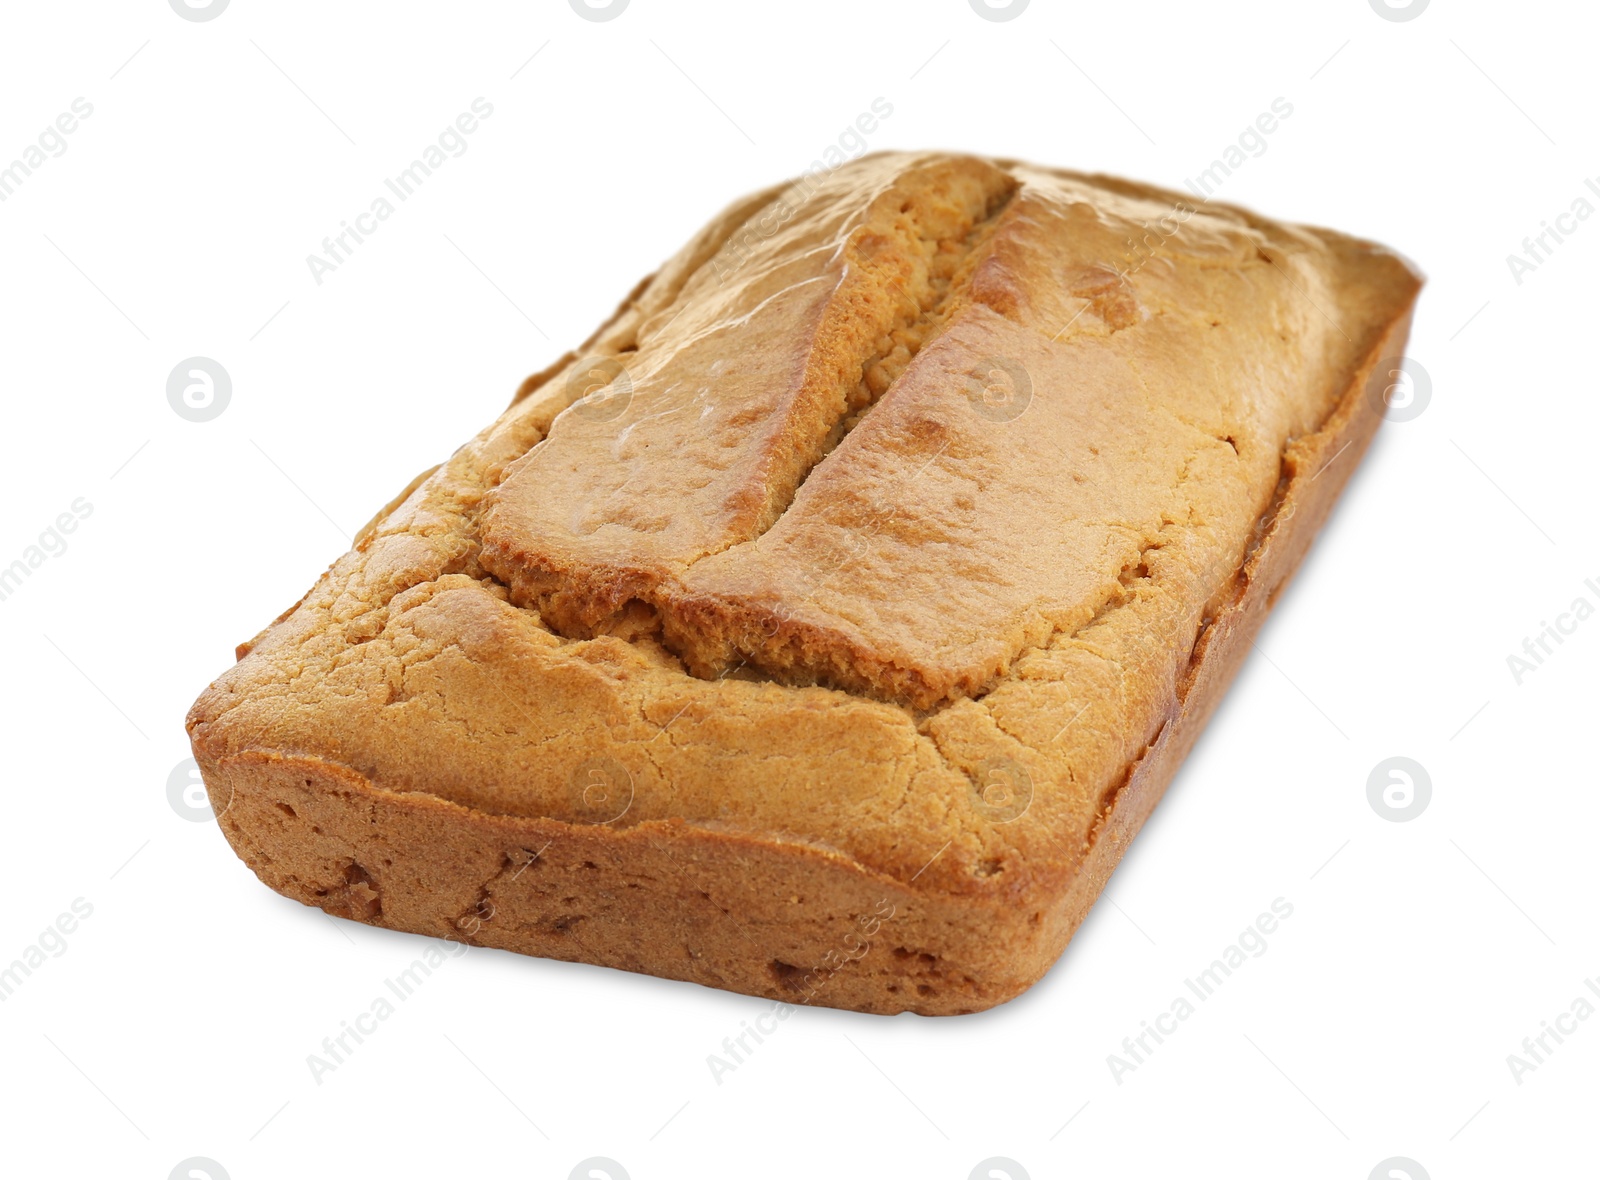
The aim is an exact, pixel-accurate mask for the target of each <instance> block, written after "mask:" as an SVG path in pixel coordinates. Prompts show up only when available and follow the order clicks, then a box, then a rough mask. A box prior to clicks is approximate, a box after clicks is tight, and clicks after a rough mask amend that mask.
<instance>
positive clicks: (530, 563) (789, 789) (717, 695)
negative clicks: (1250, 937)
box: [190, 154, 1419, 1013]
mask: <svg viewBox="0 0 1600 1180" xmlns="http://www.w3.org/2000/svg"><path fill="white" fill-rule="evenodd" d="M1155 225H1160V226H1161V227H1162V228H1161V230H1160V231H1159V232H1157V233H1156V234H1155V238H1156V240H1155V243H1154V245H1151V244H1150V240H1151V237H1152V231H1151V227H1152V226H1155ZM751 227H755V228H757V229H758V230H759V231H760V232H759V233H757V234H756V235H755V239H756V246H755V248H754V249H750V248H748V246H746V245H744V243H748V242H749V241H750V240H751V238H752V235H751V232H750V228H751ZM1168 227H1171V228H1172V229H1173V232H1170V233H1169V232H1167V230H1168ZM741 230H743V231H744V232H743V233H742V234H740V240H741V249H740V251H739V252H738V254H737V255H735V256H734V257H731V258H730V257H728V256H727V254H728V252H727V249H726V246H725V244H726V243H727V242H728V240H729V238H730V237H732V236H733V235H734V234H736V233H740V231H741ZM719 250H723V252H724V254H723V256H722V257H718V251H719ZM1418 284H1419V280H1418V279H1417V278H1416V276H1415V275H1414V274H1413V273H1412V272H1411V271H1410V270H1409V268H1407V267H1406V266H1405V265H1404V264H1403V263H1402V262H1401V261H1400V260H1399V259H1397V258H1395V257H1394V256H1392V255H1390V254H1388V253H1386V252H1384V251H1382V250H1381V249H1379V248H1376V247H1372V246H1369V245H1367V244H1364V243H1360V242H1356V241H1353V240H1351V239H1347V238H1344V237H1342V236H1341V235H1337V234H1332V233H1329V232H1327V231H1320V230H1308V229H1302V228H1296V227H1286V226H1280V225H1276V224H1274V223H1271V222H1267V221H1265V220H1263V219H1260V218H1257V217H1254V216H1252V215H1249V214H1246V213H1244V212H1242V211H1238V210H1232V209H1226V208H1210V207H1207V208H1203V209H1199V210H1196V209H1194V207H1193V206H1192V205H1189V204H1188V203H1187V202H1186V201H1185V199H1184V198H1182V197H1180V196H1178V195H1176V194H1170V193H1163V192H1160V191H1157V190H1153V189H1147V188H1143V187H1141V186H1135V185H1130V184H1128V183H1126V182H1117V181H1108V180H1105V179H1102V178H1095V177H1086V176H1079V175H1076V174H1071V173H1062V172H1047V171H1044V170H1039V169H1032V168H1029V167H1027V166H1023V165H1013V164H1000V163H996V162H991V161H979V160H972V159H970V158H965V157H949V156H940V155H932V154H923V155H915V156H879V157H869V158H867V159H865V160H862V161H858V162H856V163H855V164H851V165H847V166H845V167H844V168H842V169H839V170H838V172H837V173H835V174H833V175H832V176H830V177H828V178H826V179H824V180H821V181H818V180H815V179H811V180H807V181H804V182H801V183H799V184H797V185H795V186H790V187H787V188H785V187H782V186H780V187H779V188H777V189H773V190H768V191H767V192H766V193H762V194H758V195H756V196H754V197H752V198H750V199H747V200H746V201H743V202H740V203H738V204H736V205H735V206H733V207H731V208H730V209H729V211H727V212H726V213H725V214H724V215H722V216H721V217H719V218H717V219H714V220H713V222H712V223H711V224H710V225H708V226H707V227H706V229H705V230H703V231H702V232H701V233H700V234H699V235H697V237H696V238H695V239H694V240H693V241H691V242H690V243H689V245H688V246H686V247H685V249H684V250H683V251H682V252H680V254H679V255H678V256H677V257H675V258H674V259H672V260H670V261H669V262H668V263H667V265H666V266H664V267H663V268H662V270H661V271H660V272H658V274H657V275H656V276H655V277H653V278H652V279H650V280H647V281H646V282H645V283H642V284H641V285H640V286H639V288H637V289H636V290H635V292H634V293H633V294H632V295H631V296H630V297H629V299H628V300H627V301H626V302H625V303H624V304H623V306H622V307H621V308H620V309H619V310H618V312H617V313H616V314H615V315H614V316H613V317H612V319H611V320H610V321H608V323H607V324H606V325H604V326H603V327H602V328H601V329H600V331H599V332H597V333H596V334H595V336H594V337H592V338H591V339H590V341H588V342H587V343H586V344H585V345H584V346H583V348H582V349H580V350H578V352H576V353H574V354H570V355H569V357H567V358H563V361H562V362H559V363H558V364H557V365H556V366H552V368H551V369H549V370H546V372H545V373H543V374H541V375H539V376H538V377H537V378H534V379H530V381H529V382H528V383H526V384H525V386H524V388H523V389H522V390H521V391H519V394H518V397H517V399H516V400H515V401H514V402H513V404H512V406H511V407H510V408H508V409H507V411H506V412H505V413H504V414H503V415H502V416H501V417H500V419H499V420H498V421H496V422H495V423H494V424H493V425H492V426H490V427H489V428H488V429H486V430H485V431H484V432H483V433H482V434H480V435H479V436H478V438H477V439H475V440H473V441H472V442H471V443H469V444H468V445H467V446H465V447H463V448H462V449H461V450H459V451H458V452H457V453H456V454H455V455H454V456H452V458H451V459H450V460H449V461H448V462H446V463H445V464H443V465H442V466H441V467H439V468H438V469H436V470H435V471H433V472H432V473H431V474H428V475H426V477H425V478H422V479H421V480H420V482H418V483H417V484H416V485H415V486H414V487H412V488H411V489H409V490H408V492H407V494H405V495H404V496H403V497H402V498H401V500H400V501H399V502H398V503H395V504H392V505H391V506H390V507H389V508H388V509H386V510H385V511H384V512H382V513H380V514H379V516H378V517H377V518H375V520H374V522H373V524H372V525H370V526H369V527H368V528H367V529H365V530H363V532H362V534H361V535H360V536H359V537H358V539H357V543H356V546H355V548H354V549H353V550H352V551H351V552H350V553H348V554H346V555H345V556H344V557H342V558H341V559H340V560H339V561H338V562H336V563H335V564H334V566H333V567H332V568H331V569H330V570H329V571H328V573H327V574H326V575H324V577H323V578H322V579H321V580H320V581H319V582H318V583H317V585H316V586H315V587H314V588H313V589H312V590H311V591H310V593H308V595H307V596H306V598H305V599H304V600H302V602H301V603H299V604H297V606H296V607H294V608H292V609H291V610H290V611H289V612H287V613H286V614H285V615H284V616H283V617H282V618H281V619H280V620H278V621H277V622H276V623H275V624H273V625H272V626H271V627H269V628H268V629H267V630H266V631H264V632H263V633H262V634H261V635H260V636H258V637H257V638H256V640H254V641H253V642H252V643H251V644H249V645H245V646H244V647H242V648H241V659H240V662H239V663H238V664H236V665H235V667H234V668H233V669H231V670H230V671H229V672H227V673H225V674H224V675H223V676H222V677H221V678H219V679H218V681H217V682H216V683H214V684H213V685H212V686H211V687H210V688H209V689H208V690H207V691H206V692H205V693H204V694H203V695H202V696H201V698H200V700H199V701H197V702H196V705H195V707H194V709H193V710H192V712H191V715H190V732H191V736H192V739H193V743H194V748H195V753H196V757H197V760H198V761H199V762H200V764H201V768H202V772H203V774H204V775H205V778H206V782H207V785H208V789H209V790H210V791H211V792H212V795H213V800H214V803H215V804H216V806H217V810H218V811H219V814H220V816H221V823H222V826H223V828H224V831H225V832H227V834H228V836H229V839H230V840H231V841H232V842H233V844H234V847H235V848H236V849H237V850H238V851H239V853H240V855H241V856H242V857H243V858H244V859H245V860H246V861H247V863H249V864H250V865H251V867H252V868H254V869H255V871H256V872H257V873H258V874H259V875H260V876H261V877H262V878H263V880H265V881H266V882H267V883H268V884H270V885H272V886H273V887H274V888H276V889H278V890H280V891H281V892H284V893H287V894H288V895H290V896H294V897H297V898H298V899H299V900H301V901H304V902H307V903H308V904H312V905H320V906H322V907H323V908H325V909H328V910H330V912H336V913H341V914H345V915H347V916H351V917H356V918H359V919H361V920H365V921H371V922H375V923H378V924H382V925H389V926H393V927H395V928H398V929H407V930H417V931H424V932H427V933H430V934H435V935H443V936H446V937H456V938H461V939H464V940H467V941H472V942H476V943H480V944H483V945H491V946H503V947H507V948H508V949H513V950H519V951H523V952H527V953H533V954H539V955H545V956H548V957H555V958H567V959H579V960H583V961H587V962H595V963H601V964H605V965H610V966H619V967H624V968H626V969H630V970H637V971H645V972H649V973H652V974H658V975H664V976H669V977H673V978H682V979H692V980H695V981H697V982H702V983H708V984H711V985H714V986H721V987H729V988H733V989H735V990H740V991H746V992H750V993H753V994H762V995H771V996H775V997H779V998H787V999H802V1000H804V1001H806V1002H813V1003H823V1004H836V1005H839V1006H844V1007H851V1008H858V1009H862V1010H867V1011H881V1012H891V1011H901V1010H907V1009H909V1010H914V1011H919V1012H926V1013H949V1012H958V1011H971V1010H976V1009H980V1008H984V1007H988V1006H990V1005H992V1004H994V1003H997V1002H1000V1001H1002V1000H1004V999H1007V998H1009V997H1010V996H1012V995H1015V994H1016V993H1017V992H1019V991H1021V990H1022V989H1024V988H1025V987H1026V986H1028V984H1030V983H1031V982H1033V981H1034V980H1035V979H1037V978H1038V977H1039V976H1040V975H1042V974H1043V972H1044V971H1045V970H1047V969H1048V967H1049V965H1050V963H1051V962H1053V961H1054V959H1055V958H1056V957H1057V956H1058V955H1059V953H1060V951H1061V949H1062V947H1063V946H1064V945H1065V943H1066V940H1067V939H1068V938H1069V937H1070V935H1071V932H1072V930H1073V929H1075V928H1076V926H1077V924H1078V922H1079V921H1081V919H1082V916H1083V914H1084V913H1085V912H1086V911H1087V908H1088V906H1089V905H1090V904H1091V903H1092V901H1093V898H1094V897H1095V896H1096V895H1097V894H1098V891H1099V889H1100V887H1101V885H1103V883H1104V880H1105V875H1106V874H1108V873H1109V871H1110V869H1111V867H1112V866H1113V865H1114V864H1115V861H1116V859H1117V857H1118V856H1120V853H1121V849H1122V848H1123V847H1125V845H1126V841H1127V839H1129V838H1131V835H1132V833H1133V832H1134V831H1135V830H1137V826H1138V824H1139V823H1140V822H1142V820H1143V817H1144V815H1146V814H1148V810H1149V808H1150V807H1151V806H1153V805H1154V801H1155V799H1156V798H1157V797H1159V794H1160V792H1161V790H1162V789H1163V788H1164V786H1165V783H1166V781H1167V780H1168V779H1169V778H1170V776H1171V774H1172V772H1173V770H1174V769H1175V768H1176V765H1177V763H1178V761H1180V760H1181V757H1182V754H1183V752H1184V751H1186V750H1187V748H1188V745H1189V744H1190V743H1191V742H1192V741H1193V738H1194V735H1195V733H1197V732H1198V729H1199V727H1200V725H1201V724H1203V720H1204V717H1205V716H1206V715H1207V714H1208V713H1209V710H1210V708H1211V707H1212V706H1213V705H1214V703H1215V700H1216V699H1217V697H1218V696H1219V695H1220V693H1221V691H1222V689H1223V688H1224V687H1225V685H1226V683H1227V680H1228V679H1229V677H1230V676H1231V674H1232V671H1233V668H1234V667H1235V666H1236V665H1237V662H1238V660H1239V658H1240V657H1241V655H1242V652H1243V650H1245V649H1246V647H1247V644H1246V643H1245V640H1246V639H1247V637H1248V635H1249V634H1250V633H1251V632H1253V630H1254V628H1255V627H1256V626H1257V625H1258V624H1259V621H1260V618H1261V616H1262V615H1263V614H1264V612H1265V610H1266V609H1267V607H1268V605H1269V604H1270V601H1271V599H1272V598H1273V597H1274V596H1275V594H1276V592H1277V590H1278V588H1279V587H1280V586H1281V583H1282V581H1283V580H1284V579H1286V578H1287V577H1288V576H1289V574H1290V573H1291V572H1292V570H1293V568H1294V566H1295V564H1297V563H1298V560H1299V557H1300V555H1301V554H1302V553H1303V552H1304V548H1305V546H1306V544H1308V543H1309V540H1310V538H1311V536H1312V535H1313V534H1314V532H1315V530H1316V528H1317V527H1318V526H1319V524H1320V523H1321V520H1322V518H1323V517H1324V516H1325V514H1326V512H1327V510H1328V507H1329V506H1330V505H1331V503H1332V501H1333V499H1334V498H1335V497H1336V495H1337V492H1338V489H1339V488H1340V487H1341V486H1342V484H1343V481H1344V479H1345V478H1346V476H1347V475H1348V473H1349V471H1350V470H1351V468H1352V466H1353V464H1354V462H1355V460H1356V459H1357V458H1358V457H1359V455H1360V453H1361V452H1362V450H1363V449H1364V446H1365V443H1366V441H1367V439H1368V438H1369V437H1370V435H1371V432H1372V430H1373V429H1374V428H1375V426H1376V423H1377V421H1378V418H1379V415H1380V410H1381V407H1380V406H1375V405H1374V403H1372V402H1371V400H1370V399H1369V398H1367V397H1366V396H1365V393H1364V385H1365V381H1366V377H1367V374H1368V373H1369V372H1370V370H1371V368H1372V366H1373V365H1374V363H1375V362H1376V361H1377V360H1378V359H1379V358H1380V357H1387V356H1391V355H1394V354H1396V353H1398V352H1399V351H1401V349H1402V348H1403V345H1404V334H1405V327H1406V323H1407V320H1408V314H1409V308H1410V306H1411V303H1412V301H1413V300H1414V298H1415V295H1416V291H1417V288H1418ZM741 333H748V335H742V334H741ZM719 362H721V368H718V367H717V366H718V365H719ZM596 374H598V376H595V375H596ZM619 376H620V377H625V379H626V392H625V395H623V396H618V395H617V394H618V391H617V390H616V389H614V388H612V389H610V391H609V392H607V391H606V389H604V388H602V389H599V390H598V393H599V394H600V396H597V382H605V383H606V384H607V386H615V385H616V384H617V379H618V377H619ZM1019 403H1020V404H1019ZM696 423H705V424H707V425H705V426H704V427H703V429H701V430H697V429H695V424H696ZM1324 466H1325V470H1324V469H1323V468H1324ZM890 911H892V916H891V915H890ZM869 927H870V929H868V928H869Z"/></svg>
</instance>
